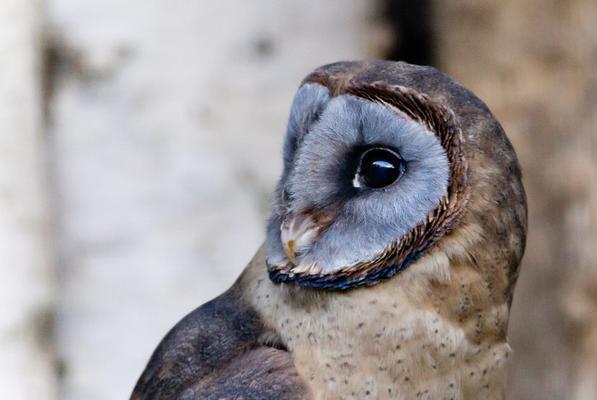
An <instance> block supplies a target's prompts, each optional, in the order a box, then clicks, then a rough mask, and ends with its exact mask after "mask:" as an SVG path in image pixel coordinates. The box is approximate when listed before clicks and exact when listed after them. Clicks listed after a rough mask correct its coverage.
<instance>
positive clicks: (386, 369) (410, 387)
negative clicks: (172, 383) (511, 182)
mask: <svg viewBox="0 0 597 400" xmlns="http://www.w3.org/2000/svg"><path fill="white" fill-rule="evenodd" d="M262 259H263V256H262V255H260V254H259V253H258V255H257V256H256V259H255V260H254V262H253V264H252V265H251V266H250V267H249V269H253V270H254V272H253V273H252V274H254V275H258V276H254V278H252V279H248V280H247V285H248V286H247V295H248V297H249V299H250V301H251V302H252V303H253V305H254V307H255V308H256V309H257V311H258V312H259V313H260V314H261V315H262V316H263V318H264V320H265V321H266V323H267V324H268V325H269V326H271V327H272V329H273V331H274V332H275V333H277V334H278V335H279V337H280V339H281V340H282V342H283V343H284V344H285V345H286V346H287V348H288V349H289V351H291V352H292V353H293V355H294V359H295V365H296V367H297V370H298V372H299V374H300V375H301V376H302V377H303V378H304V380H305V382H308V383H309V385H310V386H311V389H312V391H313V393H314V394H315V398H327V397H330V396H331V397H336V396H338V397H343V396H346V397H348V398H350V397H351V396H352V397H354V398H366V397H367V396H372V397H371V398H396V397H398V398H401V396H402V397H404V398H416V395H417V394H419V393H425V392H427V393H428V396H427V397H428V398H445V397H446V396H447V398H454V399H467V398H487V399H499V398H503V384H504V376H505V373H504V368H505V362H506V359H507V357H508V354H509V347H508V345H507V342H506V337H505V332H506V324H507V319H508V305H507V302H500V301H497V302H496V301H495V300H493V299H492V296H491V294H490V293H486V291H487V290H488V289H487V285H485V284H484V281H483V279H482V277H481V273H480V272H479V269H478V268H476V266H475V265H473V264H471V263H469V262H466V261H464V260H462V261H460V262H455V261H454V260H450V259H449V258H448V257H446V256H445V254H444V253H443V252H440V251H437V252H435V255H434V253H432V254H430V255H428V256H425V257H423V258H422V259H421V260H420V261H418V262H417V263H416V264H414V265H412V266H411V267H410V268H408V269H407V270H405V271H404V272H402V273H401V274H399V275H398V276H397V277H395V278H393V279H390V280H388V281H386V282H383V283H380V284H378V285H376V286H374V287H371V288H364V289H357V290H352V291H348V292H345V293H337V292H326V291H314V290H307V289H302V288H296V287H293V288H290V287H287V286H284V285H276V284H273V283H272V282H270V281H269V280H268V279H267V277H266V275H265V273H264V271H265V268H264V266H263V265H264V264H263V260H262ZM257 282H260V283H259V284H257Z"/></svg>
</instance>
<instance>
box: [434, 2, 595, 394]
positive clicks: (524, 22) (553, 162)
mask: <svg viewBox="0 0 597 400" xmlns="http://www.w3.org/2000/svg"><path fill="white" fill-rule="evenodd" d="M595 21H597V3H596V2H595V1H594V0H576V1H544V0H529V1H516V0H506V1H498V0H483V1H476V2H472V1H465V0H458V1H436V2H435V12H434V23H435V24H436V27H437V30H436V32H435V34H436V36H435V37H436V50H437V54H438V56H439V66H440V67H441V68H443V69H445V70H446V71H447V72H448V73H450V74H452V75H453V76H455V77H456V78H457V79H458V80H460V81H461V82H462V83H464V84H465V85H466V86H468V87H470V88H471V89H472V90H473V91H475V92H476V93H477V94H478V95H479V96H480V97H481V98H482V99H484V100H485V102H486V103H487V104H488V105H489V106H490V108H491V109H492V110H493V111H494V113H495V115H496V116H497V118H498V119H499V120H500V121H501V122H502V124H503V126H504V128H505V130H506V132H507V133H508V134H509V136H510V138H511V140H512V142H513V144H514V146H515V148H516V150H517V152H518V154H519V158H520V160H521V162H522V167H523V172H524V175H525V185H526V189H527V194H528V198H529V210H530V215H529V236H528V242H527V252H526V256H525V259H524V262H523V270H522V274H521V276H520V281H519V284H518V287H517V291H516V294H515V298H514V304H513V307H512V320H511V326H510V338H511V344H512V347H513V349H514V359H513V363H512V367H511V373H510V387H509V394H510V396H509V398H511V399H529V400H530V399H554V400H555V399H578V400H593V399H596V398H597V365H596V363H597V361H596V360H597V204H596V203H597V193H596V190H597V176H596V174H597V156H596V154H597V146H596V145H597V143H596V140H597V134H596V127H597V28H596V27H597V25H596V23H595Z"/></svg>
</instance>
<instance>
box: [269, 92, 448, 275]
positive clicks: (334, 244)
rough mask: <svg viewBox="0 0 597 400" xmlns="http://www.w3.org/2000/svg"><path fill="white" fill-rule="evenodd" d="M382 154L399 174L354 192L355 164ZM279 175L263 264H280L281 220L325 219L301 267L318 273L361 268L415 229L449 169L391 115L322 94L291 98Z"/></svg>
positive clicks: (432, 144)
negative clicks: (371, 152) (391, 156)
mask: <svg viewBox="0 0 597 400" xmlns="http://www.w3.org/2000/svg"><path fill="white" fill-rule="evenodd" d="M372 146H374V147H382V148H389V149H392V150H394V151H396V152H397V153H399V154H400V156H401V157H402V159H403V160H404V161H405V165H406V169H405V172H404V174H403V175H402V176H401V177H400V178H399V179H398V180H397V181H396V182H394V183H393V184H392V185H390V186H387V187H385V188H380V189H371V188H367V187H362V188H355V187H354V185H353V184H352V179H353V177H354V175H355V173H356V170H357V167H358V163H359V160H360V156H361V154H362V152H363V151H364V149H367V148H370V147H372ZM284 163H285V165H284V173H283V176H282V178H281V180H280V182H279V185H278V195H277V198H276V200H275V201H276V203H277V204H276V207H274V208H273V210H274V211H273V213H272V216H271V218H270V222H269V225H268V233H267V249H268V261H269V262H270V263H280V262H282V261H283V260H285V256H284V252H283V250H282V245H281V243H280V223H281V221H282V219H283V218H284V214H285V213H288V212H293V213H301V212H306V211H310V212H315V213H320V214H324V215H328V216H332V222H331V223H330V225H329V226H327V227H326V228H325V230H323V231H322V232H321V233H320V235H319V236H318V237H317V239H316V240H315V241H314V242H313V244H312V246H311V247H310V248H309V249H308V251H305V252H304V253H303V254H301V255H300V258H299V262H300V263H301V264H309V265H311V264H314V265H317V266H319V268H320V269H321V270H322V271H323V273H333V272H334V271H336V270H338V269H340V268H342V267H347V266H350V265H353V264H355V263H358V262H362V261H368V260H370V259H372V258H375V257H376V256H377V255H379V254H380V253H381V252H383V250H384V249H385V248H387V247H388V246H389V245H390V244H391V243H392V242H396V241H398V240H399V239H400V238H401V237H402V236H403V235H405V234H406V233H407V232H409V231H410V230H411V229H412V228H414V227H415V226H417V225H418V224H419V223H420V222H422V221H423V220H424V219H425V218H426V216H427V215H428V213H429V212H430V211H431V210H433V209H434V208H435V207H436V206H437V205H438V204H439V201H440V200H441V198H442V197H443V196H444V195H445V194H446V193H447V187H448V182H449V178H450V168H449V162H448V158H447V156H446V153H445V151H444V149H443V147H442V145H441V144H440V142H439V140H438V138H437V137H436V136H435V134H433V133H432V132H430V131H429V130H427V129H426V128H425V127H424V126H422V125H420V124H418V123H416V122H414V121H413V120H410V119H408V118H407V117H406V116H404V115H402V114H401V113H399V112H398V111H395V110H392V109H389V108H387V107H385V106H383V105H381V104H377V103H373V102H371V101H367V100H364V99H361V98H357V97H354V96H351V95H342V96H338V97H334V98H331V99H330V97H329V93H328V91H327V89H326V88H324V87H323V86H320V85H317V84H307V85H304V86H303V87H302V88H301V89H300V90H299V92H298V93H297V95H296V97H295V100H294V103H293V107H292V111H291V114H290V120H289V124H288V132H287V137H286V144H285V147H284Z"/></svg>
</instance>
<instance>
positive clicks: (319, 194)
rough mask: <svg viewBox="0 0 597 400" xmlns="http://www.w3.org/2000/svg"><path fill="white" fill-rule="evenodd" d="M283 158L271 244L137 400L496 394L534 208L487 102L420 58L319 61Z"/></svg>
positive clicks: (193, 321)
mask: <svg viewBox="0 0 597 400" xmlns="http://www.w3.org/2000/svg"><path fill="white" fill-rule="evenodd" d="M283 159H284V166H283V171H282V174H281V178H280V180H279V183H278V185H277V188H276V190H275V193H274V196H273V197H274V200H273V206H272V210H271V216H270V218H269V222H268V224H267V229H266V240H265V243H264V245H263V246H262V247H261V248H260V249H259V250H258V251H257V253H256V255H255V256H254V257H253V259H252V261H251V262H250V263H249V265H248V266H247V267H246V269H245V270H244V272H243V273H242V274H241V276H240V277H239V278H238V280H237V281H236V283H235V284H234V285H233V286H232V287H231V288H230V289H229V290H228V291H226V292H225V293H224V294H222V295H220V296H219V297H217V298H216V299H214V300H212V301H210V302H208V303H206V304H204V305H202V306H201V307H199V308H197V309H196V310H195V311H193V312H191V313H190V314H189V315H188V316H187V317H185V318H184V319H183V320H182V321H181V322H179V323H178V324H177V325H176V326H175V327H174V328H173V329H172V330H171V331H170V332H169V333H168V334H167V336H166V337H165V338H164V339H163V341H162V342H161V344H160V345H159V346H158V348H157V349H156V350H155V352H154V354H153V356H152V357H151V359H150V361H149V364H148V365H147V367H146V369H145V371H144V372H143V374H142V375H141V377H140V379H139V381H138V382H137V385H136V387H135V389H134V392H133V394H132V399H133V400H141V399H162V400H168V399H188V400H191V399H501V398H503V396H504V378H505V376H504V375H505V372H504V371H505V365H506V362H507V359H508V357H509V355H510V352H511V350H510V348H509V346H508V342H507V337H506V331H507V326H508V317H509V309H510V304H511V302H512V295H513V290H514V284H515V282H516V279H517V276H518V271H519V263H520V260H521V257H522V255H523V252H524V246H525V236H526V225H527V216H526V215H527V210H526V199H525V193H524V189H523V186H522V183H521V173H520V168H519V165H518V161H517V158H516V155H515V152H514V150H513V148H512V145H511V144H510V142H509V141H508V139H507V137H506V135H505V133H504V131H503V129H502V128H501V126H500V125H499V123H498V122H497V121H496V120H495V118H494V117H493V116H492V114H491V112H490V111H489V109H488V108H487V107H486V106H485V104H483V102H481V101H480V100H479V99H478V98H477V97H475V95H473V94H472V93H471V92H470V91H468V90H467V89H465V88H464V87H462V86H461V85H459V84H458V83H456V82H455V81H454V80H452V79H451V78H450V77H448V76H446V75H445V74H443V73H441V72H439V71H437V70H436V69H434V68H430V67H421V66H415V65H410V64H406V63H403V62H391V61H359V62H338V63H335V64H330V65H326V66H323V67H320V68H318V69H316V70H315V71H314V72H312V73H311V74H309V75H308V76H307V77H306V78H305V80H304V81H303V82H302V84H301V86H300V88H299V89H298V92H297V94H296V96H295V98H294V101H293V104H292V107H291V110H290V117H289V121H288V127H287V132H286V138H285V143H284V149H283Z"/></svg>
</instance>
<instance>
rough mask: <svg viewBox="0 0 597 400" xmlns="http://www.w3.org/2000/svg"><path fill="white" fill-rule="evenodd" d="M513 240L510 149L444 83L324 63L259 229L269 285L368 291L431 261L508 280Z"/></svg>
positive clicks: (297, 108)
mask: <svg viewBox="0 0 597 400" xmlns="http://www.w3.org/2000/svg"><path fill="white" fill-rule="evenodd" d="M525 233H526V202H525V195H524V190H523V188H522V184H521V177H520V170H519V167H518V162H517V160H516V156H515V154H514V150H513V149H512V146H511V145H510V143H509V141H508V139H507V138H506V136H505V134H504V132H503V130H502V128H501V127H500V125H499V124H498V123H497V122H496V121H495V119H494V118H493V116H492V115H491V113H490V112H489V110H488V109H487V107H486V106H485V105H484V104H483V103H482V102H481V101H480V100H479V99H478V98H477V97H475V96H474V95H473V94H472V93H471V92H469V91H468V90H466V89H464V88H463V87H462V86H460V85H458V84H457V83H455V82H454V81H453V80H452V79H451V78H449V77H448V76H446V75H444V74H442V73H440V72H438V71H437V70H435V69H433V68H429V67H419V66H413V65H409V64H406V63H400V62H390V61H370V62H340V63H336V64H331V65H327V66H324V67H321V68H319V69H317V70H315V71H314V72H313V73H311V74H310V75H309V76H307V78H306V79H305V80H304V81H303V83H302V85H301V86H300V88H299V90H298V92H297V94H296V96H295V98H294V101H293V104H292V108H291V111H290V117H289V121H288V128H287V133H286V139H285V143H284V169H283V172H282V176H281V178H280V181H279V183H278V186H277V189H276V192H275V198H274V206H273V210H272V214H271V217H270V219H269V223H268V228H267V241H266V249H267V265H268V270H269V275H270V278H271V279H272V280H273V281H274V282H285V283H294V284H297V285H300V286H307V287H317V288H325V289H335V290H346V289H351V288H355V287H359V286H370V285H374V284H376V283H378V282H380V281H382V280H384V279H387V278H390V277H393V276H394V275H396V274H398V273H399V272H400V271H402V270H404V269H405V268H407V267H408V268H417V263H418V262H419V260H420V259H421V258H422V257H424V256H426V255H429V254H432V253H433V252H442V253H443V254H444V255H445V256H446V257H448V258H449V257H463V256H465V257H475V256H476V257H478V258H479V259H483V260H484V259H485V256H484V255H486V254H491V256H492V257H493V258H494V259H495V260H497V261H496V263H498V264H500V265H498V266H497V267H498V268H500V270H501V271H503V274H504V276H506V275H507V276H506V278H505V279H506V280H511V279H510V278H508V277H509V276H515V275H516V274H515V272H516V271H517V268H518V264H519V261H520V258H521V256H522V252H523V249H524V240H525ZM487 252H489V253H487ZM477 253H479V254H477ZM481 253H483V254H481Z"/></svg>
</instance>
